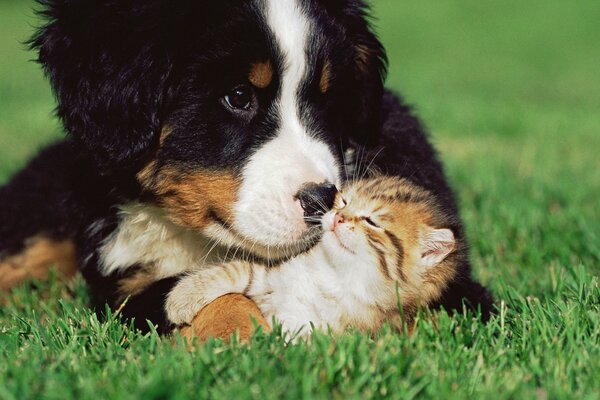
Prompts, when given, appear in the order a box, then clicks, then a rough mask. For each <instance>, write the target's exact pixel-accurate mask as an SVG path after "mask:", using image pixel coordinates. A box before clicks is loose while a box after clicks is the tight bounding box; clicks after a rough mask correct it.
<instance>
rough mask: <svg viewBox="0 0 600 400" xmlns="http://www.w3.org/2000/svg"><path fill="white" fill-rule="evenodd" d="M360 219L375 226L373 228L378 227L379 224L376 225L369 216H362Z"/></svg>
mask: <svg viewBox="0 0 600 400" xmlns="http://www.w3.org/2000/svg"><path fill="white" fill-rule="evenodd" d="M362 220H363V221H365V222H366V223H367V224H369V225H371V226H373V227H375V228H379V225H377V223H375V221H373V220H372V219H371V217H363V218H362Z"/></svg>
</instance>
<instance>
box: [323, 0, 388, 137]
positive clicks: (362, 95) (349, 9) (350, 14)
mask: <svg viewBox="0 0 600 400" xmlns="http://www.w3.org/2000/svg"><path fill="white" fill-rule="evenodd" d="M319 2H320V3H321V4H322V5H323V6H324V7H325V9H326V10H327V12H328V13H329V14H330V15H331V16H333V17H334V18H335V19H336V20H337V21H338V22H339V23H341V24H342V25H343V26H344V28H345V30H346V35H347V36H348V39H349V40H350V42H351V43H352V45H353V48H354V63H353V66H352V68H353V73H354V77H353V78H354V79H353V81H354V82H353V85H351V88H349V91H350V93H348V96H350V98H351V99H353V104H354V107H355V108H356V109H354V110H351V112H352V113H351V114H350V115H356V116H357V117H358V121H356V120H355V121H353V122H354V123H353V126H350V127H348V129H349V130H350V131H351V136H352V138H353V139H355V140H356V141H358V142H359V143H361V144H366V145H369V144H373V143H374V142H375V141H376V140H377V133H378V132H379V131H380V130H381V118H382V116H381V107H382V98H383V93H384V86H383V85H384V82H385V78H386V75H387V61H388V60H387V55H386V52H385V49H384V47H383V45H382V44H381V42H380V41H379V39H377V36H376V35H375V34H374V33H373V31H372V28H371V26H370V24H369V7H368V6H367V5H366V4H365V2H364V1H362V0H319Z"/></svg>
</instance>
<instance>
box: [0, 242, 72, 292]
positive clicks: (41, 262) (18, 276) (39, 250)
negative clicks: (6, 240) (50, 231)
mask: <svg viewBox="0 0 600 400" xmlns="http://www.w3.org/2000/svg"><path fill="white" fill-rule="evenodd" d="M52 267H55V268H56V270H57V271H58V272H59V274H60V275H61V276H62V277H64V278H70V277H72V276H74V275H75V274H76V273H77V270H78V268H77V258H76V254H75V245H74V244H73V242H71V241H70V240H62V241H55V240H52V239H48V238H44V237H35V238H32V239H29V240H28V243H27V244H26V246H25V249H24V250H23V251H22V252H21V253H19V254H16V255H13V256H9V257H7V258H5V259H3V260H0V290H2V291H8V290H10V289H12V288H14V287H15V286H17V285H18V284H19V283H21V282H23V281H25V280H27V279H32V278H33V279H42V280H43V279H47V278H48V272H49V270H50V268H52Z"/></svg>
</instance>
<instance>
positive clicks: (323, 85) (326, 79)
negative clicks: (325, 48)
mask: <svg viewBox="0 0 600 400" xmlns="http://www.w3.org/2000/svg"><path fill="white" fill-rule="evenodd" d="M331 79H332V72H331V63H330V62H329V61H327V62H326V63H325V65H324V66H323V72H321V80H320V81H319V89H320V90H321V93H323V94H325V93H327V91H328V90H329V87H330V86H331Z"/></svg>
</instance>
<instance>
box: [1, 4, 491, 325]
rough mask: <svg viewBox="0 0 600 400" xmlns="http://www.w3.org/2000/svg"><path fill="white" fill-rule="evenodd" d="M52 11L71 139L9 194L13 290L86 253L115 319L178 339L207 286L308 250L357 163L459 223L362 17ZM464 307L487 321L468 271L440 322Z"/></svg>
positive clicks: (341, 7)
mask: <svg viewBox="0 0 600 400" xmlns="http://www.w3.org/2000/svg"><path fill="white" fill-rule="evenodd" d="M40 4H41V8H42V12H41V13H42V14H43V15H44V16H45V18H46V19H47V24H46V25H45V26H44V27H42V28H41V29H40V30H39V32H38V34H37V35H36V37H35V38H34V39H33V40H32V47H33V48H35V49H37V50H38V51H39V62H40V63H41V64H42V66H43V68H44V71H45V72H46V74H47V76H48V77H49V79H50V81H51V83H52V87H53V89H54V92H55V95H56V98H57V101H58V109H57V110H58V111H57V113H58V115H59V117H60V119H61V120H62V122H63V124H64V127H65V130H66V131H67V132H68V134H69V136H68V138H67V139H66V140H64V141H62V142H60V143H58V144H56V145H54V146H51V147H49V148H47V149H46V150H45V151H43V152H42V153H41V154H40V155H39V156H38V157H37V158H36V159H34V160H33V161H32V162H31V163H30V164H29V166H28V167H27V168H26V169H25V170H23V171H22V172H20V173H19V174H17V175H16V176H15V177H14V178H13V179H12V181H11V182H9V183H8V185H7V186H5V187H3V188H2V189H0V276H1V275H5V276H6V275H7V274H8V275H9V274H14V273H15V271H19V270H20V269H23V268H25V269H27V268H29V269H31V268H34V267H35V268H37V267H40V266H39V265H38V266H33V267H32V266H31V265H27V264H28V263H31V262H32V261H31V257H24V256H23V255H24V254H25V255H27V254H29V255H31V254H34V253H35V254H38V255H39V253H40V251H42V252H45V253H46V257H41V258H39V260H44V261H43V262H42V264H44V266H43V267H45V266H46V265H47V264H50V263H53V262H60V260H64V259H65V258H68V257H67V256H65V255H64V254H61V251H62V252H64V250H65V249H71V250H73V249H74V253H75V256H76V260H77V264H78V265H79V268H80V270H81V272H82V273H83V275H84V276H85V278H86V279H87V281H88V282H89V285H90V289H91V291H92V294H93V298H94V299H95V301H96V302H97V303H98V304H105V303H109V304H110V305H111V306H118V305H119V304H120V302H121V301H122V300H123V299H124V298H126V297H129V301H128V302H127V306H126V307H125V308H124V310H123V313H124V315H125V316H127V317H135V318H136V321H137V322H138V326H139V327H140V328H142V329H144V328H147V325H146V323H145V320H146V319H148V320H151V321H153V322H154V323H156V324H158V326H159V330H160V331H162V332H166V331H168V330H169V329H172V326H171V324H170V322H169V321H168V320H167V319H166V314H165V310H164V299H165V296H166V295H167V294H168V293H169V290H170V289H171V288H172V287H173V286H174V285H175V284H176V283H177V280H178V278H179V277H180V276H181V275H182V274H185V272H186V271H188V270H189V269H190V268H192V267H194V266H196V265H198V264H199V263H203V262H208V261H210V260H212V259H213V257H220V256H223V255H224V253H227V254H228V256H239V255H241V254H244V256H252V257H256V258H261V259H263V260H266V261H269V262H276V261H277V260H281V259H283V258H285V257H289V256H292V255H294V254H297V253H299V252H302V251H305V250H306V249H308V248H309V247H310V246H311V244H313V243H314V241H315V239H316V237H317V236H318V233H315V229H314V228H311V226H310V224H309V223H307V218H306V216H309V217H310V216H311V215H312V214H314V213H315V212H317V211H318V208H319V207H317V206H316V205H322V206H330V205H331V203H332V201H333V196H334V195H335V185H339V184H340V183H341V182H342V181H343V180H344V179H345V178H346V174H345V168H346V167H347V165H344V157H343V155H344V154H345V153H346V152H354V154H355V156H356V155H358V156H360V158H361V159H362V160H366V162H371V161H372V162H373V165H374V166H376V167H377V168H378V169H379V170H381V171H382V172H384V173H386V174H394V175H401V176H404V177H408V178H410V179H412V180H413V181H415V182H416V183H417V184H419V185H421V186H424V187H426V188H428V189H430V190H432V191H434V192H435V193H437V194H438V195H439V196H440V197H441V198H442V199H443V202H444V205H445V207H446V208H447V209H448V210H449V211H450V212H453V213H457V212H458V211H457V208H456V204H455V201H454V197H453V194H452V192H451V190H450V188H449V187H448V185H447V183H446V180H445V177H444V173H443V170H442V167H441V165H440V163H439V162H438V160H437V158H436V155H435V152H434V150H433V149H432V147H431V146H430V144H429V143H428V141H427V138H426V135H425V133H424V132H423V129H422V127H421V125H420V123H419V121H418V120H417V119H415V117H413V116H412V115H411V114H410V111H409V109H408V108H407V107H405V106H404V105H402V104H401V103H400V101H399V100H398V99H397V98H396V97H394V96H393V95H392V94H390V93H388V92H385V91H384V89H383V81H384V78H385V72H386V71H385V69H386V68H385V67H386V56H385V52H384V50H383V48H382V46H381V44H380V42H379V41H378V39H377V38H376V36H375V35H374V34H373V33H372V31H371V30H370V28H369V25H368V22H367V19H366V18H367V16H366V11H367V10H366V7H365V5H364V4H363V1H362V0H227V1H205V0H179V1H168V0H40ZM460 230H461V231H462V229H460ZM459 234H461V235H462V232H459ZM66 242H68V243H73V245H72V246H65V243H66ZM41 243H43V247H41ZM59 245H60V246H61V247H60V249H62V250H61V251H59V250H57V248H58V246H59ZM59 256H60V257H59ZM28 260H29V261H28ZM40 262H41V261H40ZM5 281H6V279H5ZM463 301H464V303H465V304H467V306H469V307H472V308H479V309H480V310H481V312H482V315H483V317H484V318H487V316H488V314H489V312H490V310H491V297H490V295H489V294H488V292H487V291H486V290H485V289H484V288H483V287H482V286H481V285H479V284H478V283H476V282H475V281H473V280H472V278H471V271H470V266H469V265H468V264H467V263H465V264H464V265H463V266H462V268H461V271H460V274H459V275H458V276H457V277H456V280H455V282H454V283H453V284H452V285H451V286H450V287H449V288H448V290H447V291H446V293H445V294H444V296H443V297H442V298H441V299H440V300H439V304H438V306H444V307H446V308H447V309H450V310H452V309H458V308H462V304H463Z"/></svg>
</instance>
